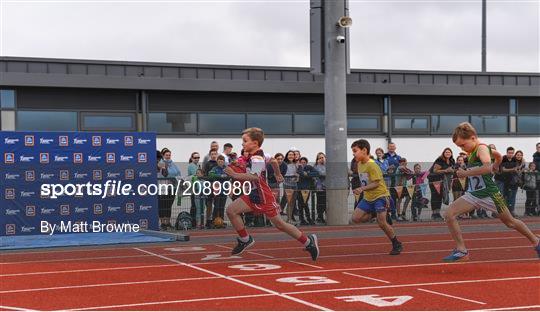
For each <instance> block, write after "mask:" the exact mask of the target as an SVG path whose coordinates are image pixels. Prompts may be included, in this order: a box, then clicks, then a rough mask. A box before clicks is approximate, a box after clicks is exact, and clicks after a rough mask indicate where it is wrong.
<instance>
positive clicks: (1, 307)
mask: <svg viewBox="0 0 540 312" xmlns="http://www.w3.org/2000/svg"><path fill="white" fill-rule="evenodd" d="M0 309H6V310H12V311H37V310H32V309H25V308H17V307H8V306H4V305H2V306H0Z"/></svg>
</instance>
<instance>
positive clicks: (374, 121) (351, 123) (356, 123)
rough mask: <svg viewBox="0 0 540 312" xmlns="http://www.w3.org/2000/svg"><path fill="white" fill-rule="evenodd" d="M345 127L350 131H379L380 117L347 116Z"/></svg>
mask: <svg viewBox="0 0 540 312" xmlns="http://www.w3.org/2000/svg"><path fill="white" fill-rule="evenodd" d="M347 129H348V130H349V131H350V132H363V131H364V132H365V131H380V130H381V127H380V118H379V117H376V116H348V117H347Z"/></svg>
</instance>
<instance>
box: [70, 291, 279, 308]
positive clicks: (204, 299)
mask: <svg viewBox="0 0 540 312" xmlns="http://www.w3.org/2000/svg"><path fill="white" fill-rule="evenodd" d="M269 296H273V295H272V294H259V295H246V296H229V297H211V298H199V299H185V300H171V301H155V302H141V303H130V304H118V305H110V306H97V307H89V308H80V309H66V310H65V311H85V310H97V309H109V310H113V309H115V308H125V307H138V306H149V305H160V304H171V303H183V302H199V301H219V300H226V299H242V298H257V297H269ZM134 310H136V309H134Z"/></svg>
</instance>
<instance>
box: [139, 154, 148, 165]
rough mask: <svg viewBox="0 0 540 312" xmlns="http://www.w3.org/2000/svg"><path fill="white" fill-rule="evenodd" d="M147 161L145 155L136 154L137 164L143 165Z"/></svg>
mask: <svg viewBox="0 0 540 312" xmlns="http://www.w3.org/2000/svg"><path fill="white" fill-rule="evenodd" d="M147 161H148V157H147V156H146V153H138V154H137V162H139V163H145V162H147Z"/></svg>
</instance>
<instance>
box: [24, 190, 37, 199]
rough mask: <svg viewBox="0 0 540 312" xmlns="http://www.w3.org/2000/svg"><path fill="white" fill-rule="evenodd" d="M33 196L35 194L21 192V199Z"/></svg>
mask: <svg viewBox="0 0 540 312" xmlns="http://www.w3.org/2000/svg"><path fill="white" fill-rule="evenodd" d="M34 195H36V192H27V191H21V198H22V197H32V196H34Z"/></svg>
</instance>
